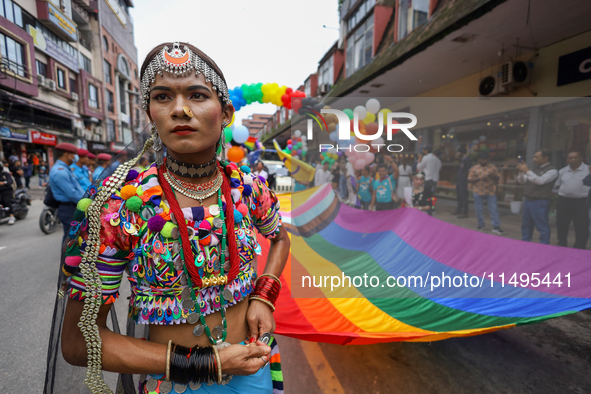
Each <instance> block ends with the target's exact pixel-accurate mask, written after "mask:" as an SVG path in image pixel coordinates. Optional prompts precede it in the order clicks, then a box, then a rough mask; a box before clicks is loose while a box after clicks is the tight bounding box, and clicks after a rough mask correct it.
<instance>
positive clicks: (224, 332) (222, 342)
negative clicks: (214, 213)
mask: <svg viewBox="0 0 591 394" xmlns="http://www.w3.org/2000/svg"><path fill="white" fill-rule="evenodd" d="M171 189H172V192H173V193H174V196H175V198H176V192H175V190H174V188H171ZM217 194H218V206H219V207H220V208H222V207H223V204H222V191H221V189H219V190H218V193H217ZM226 207H227V205H226ZM220 219H221V221H222V238H221V240H220V245H221V246H220V250H221V252H220V276H223V275H224V265H225V262H226V253H225V252H226V242H225V241H226V232H227V229H226V221H225V212H224V210H223V209H220ZM182 220H183V223H184V221H185V218H184V217H183V218H182ZM212 236H213V235H212ZM187 241H188V239H187ZM179 242H180V245H181V250H182V247H183V237H182V236H179ZM189 242H190V241H189ZM200 254H201V251H200V250H197V253H195V255H196V257H195V261H194V262H191V264H195V266H196V267H197V268H200V267H201V266H203V264H204V263H205V260H202V261H201V262H198V258H199V256H200ZM180 256H181V260H182V261H183V272H184V274H185V277H186V278H187V286H188V289H189V292H190V295H191V301H193V304H194V308H195V313H197V314H199V322H200V323H201V324H202V325H203V327H204V329H205V333H206V334H207V337H208V338H209V342H210V343H211V344H212V345H215V346H216V347H217V348H218V349H223V348H225V347H227V346H229V345H230V344H229V343H227V342H226V336H227V333H228V332H227V329H228V325H227V322H226V299H225V297H224V294H223V290H222V289H221V287H222V286H224V288H225V286H226V285H225V284H224V285H219V286H218V288H219V297H220V303H221V305H222V307H221V310H220V312H221V314H222V326H223V327H222V333H221V338H220V337H218V338H217V339H216V338H214V337H213V336H212V333H211V330H210V328H209V326H208V325H207V323H206V322H205V316H203V314H202V313H200V312H198V309H197V308H199V305H198V303H197V296H196V295H195V289H194V287H193V282H192V281H191V275H189V272H188V270H187V262H186V261H185V256H184V254H183V253H180ZM218 327H219V326H218ZM214 330H215V328H214ZM194 334H195V331H194ZM195 335H196V336H199V335H201V334H199V335H197V334H195Z"/></svg>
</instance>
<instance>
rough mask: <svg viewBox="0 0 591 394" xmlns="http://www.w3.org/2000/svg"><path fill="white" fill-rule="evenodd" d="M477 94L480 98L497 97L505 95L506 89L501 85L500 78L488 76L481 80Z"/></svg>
mask: <svg viewBox="0 0 591 394" xmlns="http://www.w3.org/2000/svg"><path fill="white" fill-rule="evenodd" d="M478 93H479V94H480V96H482V97H492V96H498V95H500V94H503V93H506V87H505V86H503V85H501V81H500V77H498V76H497V77H495V76H492V75H491V76H488V77H485V78H482V80H481V81H480V85H478Z"/></svg>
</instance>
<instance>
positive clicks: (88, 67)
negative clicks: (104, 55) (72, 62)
mask: <svg viewBox="0 0 591 394" xmlns="http://www.w3.org/2000/svg"><path fill="white" fill-rule="evenodd" d="M79 63H80V68H81V69H83V70H84V71H86V72H87V73H89V74H92V63H91V61H90V59H89V58H87V57H86V56H84V55H83V54H82V53H80V58H79Z"/></svg>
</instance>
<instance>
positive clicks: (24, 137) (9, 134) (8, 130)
mask: <svg viewBox="0 0 591 394" xmlns="http://www.w3.org/2000/svg"><path fill="white" fill-rule="evenodd" d="M0 136H2V138H3V139H6V140H11V141H21V142H30V141H29V130H27V129H15V128H12V127H6V126H3V127H0Z"/></svg>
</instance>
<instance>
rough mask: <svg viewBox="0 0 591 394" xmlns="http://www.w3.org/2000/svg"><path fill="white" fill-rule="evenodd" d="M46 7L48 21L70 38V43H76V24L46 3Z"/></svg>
mask: <svg viewBox="0 0 591 394" xmlns="http://www.w3.org/2000/svg"><path fill="white" fill-rule="evenodd" d="M47 5H48V6H49V21H50V22H51V23H52V24H53V25H54V26H56V27H58V28H59V29H60V30H61V31H62V32H64V33H65V34H66V35H67V36H68V37H70V39H71V40H72V41H78V36H77V35H76V27H77V26H76V24H75V23H74V22H73V21H72V20H71V19H70V18H68V17H67V16H66V15H65V14H64V13H63V12H61V11H60V10H59V9H58V8H57V7H55V6H54V5H53V4H51V3H47Z"/></svg>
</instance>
